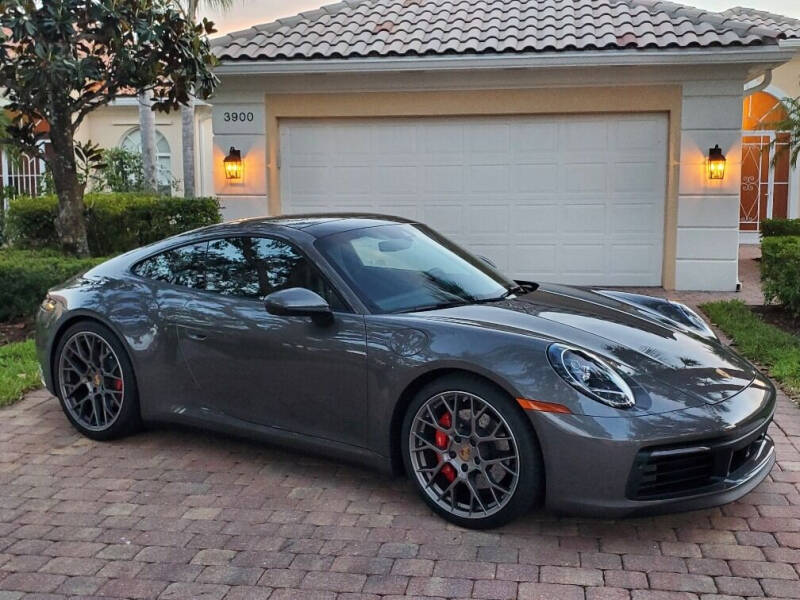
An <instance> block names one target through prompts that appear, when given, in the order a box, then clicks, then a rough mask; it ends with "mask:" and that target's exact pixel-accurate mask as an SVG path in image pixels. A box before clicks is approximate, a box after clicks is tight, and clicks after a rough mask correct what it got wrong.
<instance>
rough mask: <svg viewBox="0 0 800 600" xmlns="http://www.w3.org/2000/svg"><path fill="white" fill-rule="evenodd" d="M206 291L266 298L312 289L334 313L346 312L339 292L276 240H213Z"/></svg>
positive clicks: (295, 252)
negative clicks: (299, 289)
mask: <svg viewBox="0 0 800 600" xmlns="http://www.w3.org/2000/svg"><path fill="white" fill-rule="evenodd" d="M205 262H206V290H208V291H214V292H219V293H220V294H226V295H230V296H241V297H243V298H253V299H263V298H265V297H266V296H267V295H269V294H271V293H272V292H275V291H278V290H283V289H286V288H292V287H303V288H308V289H310V290H312V291H314V292H316V293H318V294H319V295H320V296H322V297H323V298H325V299H326V300H327V301H328V303H329V304H330V305H331V308H333V309H334V310H344V304H343V303H342V301H341V300H340V299H339V297H338V295H337V294H336V292H335V291H334V290H333V289H332V288H331V287H330V286H329V285H328V283H327V282H326V281H325V280H324V279H323V278H322V276H321V275H320V274H319V272H318V271H317V269H316V268H315V267H314V266H313V265H311V264H310V263H309V261H308V259H306V257H305V256H304V255H303V254H301V253H300V252H299V251H297V250H296V249H295V248H294V247H293V246H292V245H291V244H288V243H286V242H283V241H281V240H276V239H273V238H261V237H234V238H224V239H218V240H211V241H210V242H209V243H208V252H207V254H206V261H205Z"/></svg>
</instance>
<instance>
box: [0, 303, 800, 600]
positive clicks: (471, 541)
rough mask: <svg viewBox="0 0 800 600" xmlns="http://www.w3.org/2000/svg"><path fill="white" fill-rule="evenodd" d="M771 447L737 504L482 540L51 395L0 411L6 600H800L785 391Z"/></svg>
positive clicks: (406, 486)
mask: <svg viewBox="0 0 800 600" xmlns="http://www.w3.org/2000/svg"><path fill="white" fill-rule="evenodd" d="M710 297H712V296H703V297H702V298H697V297H696V295H693V296H692V297H691V298H687V297H683V296H678V298H679V299H684V300H686V301H689V302H692V303H695V302H698V301H702V300H705V299H708V298H710ZM771 434H772V436H773V438H774V439H775V442H776V445H777V450H778V464H777V465H776V467H775V469H774V470H773V472H772V474H771V475H770V477H769V478H768V480H766V481H765V482H764V483H763V484H762V485H760V486H759V487H758V488H757V489H756V490H755V491H754V492H752V493H751V494H749V495H748V496H746V497H745V498H743V499H742V500H740V501H738V502H736V503H733V504H730V505H727V506H724V507H720V508H714V509H709V510H703V511H698V512H692V513H684V514H676V515H669V516H662V517H653V518H644V519H635V520H622V521H602V520H591V519H574V518H559V517H556V516H554V515H550V514H547V513H532V514H531V515H529V516H527V517H525V518H523V519H521V520H519V521H517V522H515V523H513V524H511V525H508V526H506V527H504V528H502V529H500V530H495V531H488V532H472V531H468V530H463V529H458V528H455V527H453V526H450V525H447V524H446V523H445V522H444V521H442V520H440V519H438V518H436V517H434V516H433V515H432V514H431V513H430V512H429V511H428V510H427V509H426V508H425V506H424V504H423V503H422V501H421V500H419V499H418V498H417V496H416V494H415V493H414V491H413V489H412V487H411V484H410V483H409V482H408V481H406V480H403V479H389V478H386V477H382V476H379V475H376V474H375V473H373V472H370V471H367V470H363V469H359V468H356V467H351V466H345V465H342V464H339V463H334V462H329V461H327V460H325V459H321V458H316V457H307V456H303V455H300V454H297V453H293V452H288V451H283V450H279V449H275V448H272V447H269V446H266V445H262V444H257V443H253V442H247V441H238V440H234V439H231V438H226V437H221V436H215V435H210V434H204V433H199V432H194V431H186V430H177V429H162V430H151V431H147V432H145V433H142V434H140V435H137V436H134V437H131V438H128V439H125V440H122V441H118V442H113V443H97V442H92V441H90V440H88V439H85V438H83V437H81V436H79V435H78V434H77V433H75V432H74V430H73V429H72V428H71V427H70V426H69V424H68V423H67V420H66V418H65V417H64V416H63V414H62V413H61V411H60V409H59V407H58V405H57V403H56V401H55V400H54V399H52V398H50V397H49V396H48V394H47V393H46V392H42V391H39V392H34V393H31V394H29V395H28V396H27V397H26V399H25V400H23V401H22V402H20V403H18V404H16V405H15V406H13V407H11V408H8V409H5V410H3V411H0V600H7V599H15V600H16V599H17V598H23V597H24V598H28V599H32V598H67V597H69V598H87V597H111V598H163V599H173V600H178V599H181V600H182V599H189V598H208V599H220V598H225V599H227V600H235V599H246V598H253V599H255V598H270V600H287V599H293V598H297V599H304V600H318V599H321V600H334V599H336V600H359V599H376V598H381V597H383V598H398V597H402V596H415V597H430V598H483V599H488V600H491V599H506V598H508V599H511V598H520V599H523V600H533V599H536V600H573V599H574V600H603V599H608V600H698V599H702V600H732V599H737V598H744V597H762V596H765V595H766V596H771V597H779V598H800V409H798V408H797V407H796V406H795V405H793V404H792V403H791V402H790V401H789V400H788V399H787V398H786V397H785V396H783V395H781V397H780V401H779V408H778V414H777V417H776V421H775V424H774V425H773V427H772V430H771Z"/></svg>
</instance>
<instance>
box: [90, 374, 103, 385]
mask: <svg viewBox="0 0 800 600" xmlns="http://www.w3.org/2000/svg"><path fill="white" fill-rule="evenodd" d="M102 382H103V378H102V377H100V373H99V372H98V373H95V374H94V375H93V376H92V383H93V384H94V386H95V387H100V384H101V383H102Z"/></svg>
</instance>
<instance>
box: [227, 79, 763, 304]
mask: <svg viewBox="0 0 800 600" xmlns="http://www.w3.org/2000/svg"><path fill="white" fill-rule="evenodd" d="M751 73H752V70H748V69H746V68H745V67H731V66H727V67H720V66H717V67H708V68H697V67H683V68H680V67H678V68H673V67H661V68H650V69H642V68H637V69H594V70H582V69H574V68H573V69H569V70H560V71H553V72H550V73H544V72H542V71H540V72H538V73H531V72H506V73H495V72H470V73H466V74H464V73H458V74H452V73H441V74H435V73H413V74H372V75H371V76H367V74H363V73H358V74H348V75H341V76H327V77H325V76H313V75H291V76H289V75H287V76H275V75H271V76H268V75H265V76H262V77H256V76H249V77H246V78H245V77H238V76H230V77H228V78H227V79H226V78H223V84H222V86H221V87H220V90H219V91H218V93H217V96H216V98H215V100H214V111H213V113H214V117H213V122H214V156H213V170H214V181H215V190H216V192H217V194H218V195H219V196H220V199H221V200H222V204H223V206H224V207H225V208H224V214H225V216H226V217H227V218H234V217H243V216H253V215H264V214H280V212H281V190H280V164H281V156H280V143H279V131H280V123H281V120H282V119H288V118H315V117H318V118H350V117H393V116H454V115H460V116H464V115H510V114H520V115H544V114H551V115H564V114H571V113H594V114H602V113H636V112H660V113H665V114H666V115H667V117H668V120H669V141H668V148H667V161H668V164H667V174H668V178H667V179H668V181H667V185H666V190H665V194H666V202H665V215H664V217H665V218H664V222H665V228H664V259H663V260H664V262H663V270H662V272H663V285H664V286H665V287H667V288H671V289H672V288H679V289H715V290H733V289H734V288H735V287H736V283H737V261H736V259H737V253H738V238H737V224H738V189H739V187H738V186H739V173H740V155H741V147H740V140H741V135H740V132H741V111H742V108H741V100H742V89H743V85H744V82H745V81H747V80H748V79H750V78H751V77H752V75H751ZM609 81H613V82H614V84H615V85H614V86H611V85H609V83H608V82H609ZM465 82H469V84H467V83H465ZM578 82H580V84H578ZM643 82H649V83H646V84H643ZM465 88H472V89H465ZM476 88H477V89H476ZM720 107H722V108H720ZM233 112H240V113H242V112H243V113H245V115H246V116H247V117H248V119H249V118H250V113H252V120H249V121H246V122H245V123H241V122H236V123H233V122H231V120H230V113H233ZM226 113H228V115H227V120H226ZM714 144H719V145H720V147H721V148H722V149H723V152H724V153H725V154H726V156H727V157H728V169H727V173H726V177H725V180H724V181H723V182H721V183H720V182H709V181H707V180H706V178H705V159H706V155H707V153H708V148H710V147H711V146H713V145H714ZM230 146H235V147H237V148H239V149H240V150H242V155H243V157H244V177H243V178H242V179H241V180H240V181H237V182H233V183H232V182H230V181H226V180H225V178H224V174H223V171H222V160H223V158H224V156H225V154H226V153H227V151H228V148H229V147H230Z"/></svg>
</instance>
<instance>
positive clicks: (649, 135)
mask: <svg viewBox="0 0 800 600" xmlns="http://www.w3.org/2000/svg"><path fill="white" fill-rule="evenodd" d="M612 132H613V139H612V144H613V147H614V149H616V150H621V151H627V152H631V153H634V152H636V151H637V150H645V151H648V150H649V149H650V148H652V147H653V144H654V143H656V144H666V130H665V129H664V127H662V126H661V123H660V122H659V121H657V120H654V119H652V118H648V119H638V118H628V119H620V120H619V121H618V122H617V123H616V124H615V125H614V128H613V130H612Z"/></svg>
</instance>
